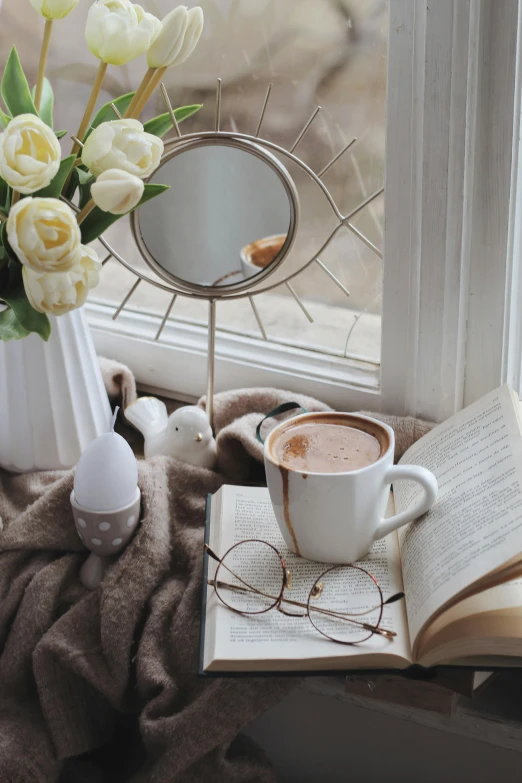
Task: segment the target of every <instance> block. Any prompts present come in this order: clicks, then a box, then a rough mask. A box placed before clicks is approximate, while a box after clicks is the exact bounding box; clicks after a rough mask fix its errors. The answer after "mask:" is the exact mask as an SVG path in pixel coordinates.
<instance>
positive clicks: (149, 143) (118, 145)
mask: <svg viewBox="0 0 522 783" xmlns="http://www.w3.org/2000/svg"><path fill="white" fill-rule="evenodd" d="M163 151H164V145H163V142H162V140H161V139H160V138H158V137H157V136H154V135H153V134H152V133H146V132H145V131H144V130H143V125H142V124H141V122H139V121H138V120H132V119H122V120H113V121H112V122H102V124H101V125H98V127H97V128H95V129H94V130H93V132H92V133H91V135H90V136H89V137H88V138H87V140H86V142H85V146H84V148H83V150H82V162H83V164H84V165H85V166H87V168H88V169H89V171H90V172H91V173H92V174H94V176H95V177H99V176H100V174H102V172H104V171H108V170H109V169H121V170H122V171H128V172H129V174H134V175H135V176H136V177H141V179H147V177H149V176H150V175H151V174H152V173H153V172H154V171H156V169H157V168H158V166H159V164H160V161H161V156H162V155H163Z"/></svg>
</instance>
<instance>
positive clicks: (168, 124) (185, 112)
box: [143, 103, 203, 138]
mask: <svg viewBox="0 0 522 783" xmlns="http://www.w3.org/2000/svg"><path fill="white" fill-rule="evenodd" d="M202 106H203V104H202V103H194V104H193V105H192V106H180V107H179V108H178V109H174V116H175V117H176V120H177V121H178V122H183V120H186V119H187V118H188V117H192V115H193V114H195V113H196V112H197V111H199V110H200V109H201V107H202ZM172 126H173V124H172V120H171V118H170V114H169V113H168V112H167V114H160V116H159V117H155V118H154V119H153V120H149V121H148V122H146V123H145V125H144V126H143V127H144V129H145V130H146V131H147V133H152V134H153V136H159V137H160V138H162V137H163V136H164V135H165V134H166V133H168V132H169V130H171V128H172Z"/></svg>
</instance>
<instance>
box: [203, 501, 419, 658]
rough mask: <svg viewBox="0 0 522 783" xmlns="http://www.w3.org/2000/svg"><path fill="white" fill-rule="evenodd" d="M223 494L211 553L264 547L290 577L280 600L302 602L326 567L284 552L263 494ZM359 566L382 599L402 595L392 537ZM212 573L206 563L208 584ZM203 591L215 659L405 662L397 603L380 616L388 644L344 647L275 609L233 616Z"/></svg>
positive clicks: (374, 641) (376, 641) (377, 641)
mask: <svg viewBox="0 0 522 783" xmlns="http://www.w3.org/2000/svg"><path fill="white" fill-rule="evenodd" d="M223 492H224V494H223V497H222V512H221V518H222V523H221V526H220V527H221V530H220V531H219V536H215V535H213V534H212V527H211V539H210V541H211V545H212V546H214V547H216V553H217V554H218V555H220V556H221V555H223V554H224V553H225V552H226V551H227V550H228V549H229V548H230V547H231V546H232V545H233V544H235V543H237V542H239V541H243V540H245V539H252V538H255V539H263V540H266V541H268V542H270V543H271V544H273V545H274V546H275V547H276V548H277V549H278V550H279V552H280V553H281V555H282V556H283V558H284V560H285V564H286V567H287V568H288V569H290V571H291V574H292V587H291V590H286V592H285V595H286V597H287V598H290V599H292V600H295V601H302V602H306V600H307V598H308V594H309V592H310V589H311V587H312V586H313V584H314V582H315V581H316V579H317V578H318V577H319V576H320V575H321V574H322V573H323V572H324V571H325V570H326V569H327V568H328V567H329V566H328V565H327V564H326V565H325V564H322V563H315V562H312V561H309V560H305V559H303V558H301V557H298V556H296V555H294V554H292V553H291V552H289V551H288V549H287V548H286V546H285V543H284V541H283V538H282V536H281V533H280V531H279V527H278V525H277V521H276V519H275V516H274V512H273V509H272V504H271V502H270V497H269V494H268V490H267V489H266V488H258V487H231V486H226V487H225V488H224V490H223ZM217 526H218V525H216V527H217ZM216 539H218V540H216ZM217 547H219V549H217ZM360 565H362V567H363V568H366V569H367V570H368V571H370V572H371V573H372V574H373V576H375V578H376V579H377V580H378V582H379V584H380V586H381V588H382V591H383V594H384V598H385V599H386V598H388V597H389V596H391V595H392V594H394V593H396V592H400V591H402V589H403V588H402V578H401V573H400V562H399V548H398V540H397V535H396V533H393V534H392V535H391V536H389V537H388V538H386V539H384V540H381V541H378V542H377V543H376V544H375V546H374V548H373V550H372V552H371V554H370V555H369V556H368V558H367V559H366V560H364V561H361V563H360ZM215 570H216V564H215V563H214V561H209V578H212V577H213V576H214V573H215ZM208 590H209V592H208V597H207V629H208V628H209V626H211V632H212V635H213V646H214V657H215V658H217V659H229V660H234V659H237V660H243V661H245V660H252V659H255V660H257V659H266V660H270V659H275V660H281V659H289V660H290V659H306V658H322V657H325V658H326V657H329V656H332V657H339V656H350V655H358V654H368V653H371V652H381V653H386V652H389V653H390V654H394V655H399V656H402V657H405V658H407V659H408V660H411V657H410V644H409V634H408V630H407V624H406V610H405V606H404V601H397V602H396V603H394V604H392V605H390V606H389V607H385V610H384V616H383V627H385V628H388V629H390V630H394V631H396V632H397V634H398V636H397V637H396V638H395V639H393V640H391V641H390V640H387V639H385V638H383V637H381V636H378V635H375V634H374V635H373V636H372V637H371V639H369V640H368V641H367V642H364V643H362V644H360V645H354V646H349V645H340V644H336V643H334V642H331V641H329V640H328V639H326V638H325V637H323V636H322V635H321V634H320V633H319V632H318V631H317V630H316V629H315V628H314V627H313V626H312V624H311V623H310V621H309V620H308V618H307V617H287V616H286V615H283V614H281V613H280V612H278V611H277V610H275V609H272V610H271V611H269V612H267V613H266V614H262V615H257V616H252V615H251V616H249V617H246V616H243V615H240V614H236V613H234V612H232V611H230V610H229V609H227V608H226V607H225V606H223V605H222V604H221V602H220V601H219V599H218V598H217V596H216V595H215V592H214V589H213V588H212V587H209V588H208ZM372 597H373V598H375V596H372ZM289 610H290V611H292V608H291V607H290V608H289ZM293 611H295V610H293ZM297 611H299V610H297ZM205 646H206V645H205ZM304 668H306V667H304Z"/></svg>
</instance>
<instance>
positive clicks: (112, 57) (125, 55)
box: [85, 0, 161, 65]
mask: <svg viewBox="0 0 522 783" xmlns="http://www.w3.org/2000/svg"><path fill="white" fill-rule="evenodd" d="M160 30H161V22H160V21H159V19H157V18H156V17H155V16H153V14H148V13H145V11H144V10H143V8H142V7H141V6H140V5H134V4H133V3H131V2H130V0H96V2H95V3H93V5H92V6H91V8H90V9H89V14H88V16H87V25H86V28H85V39H86V41H87V46H88V47H89V49H90V50H91V52H92V53H93V54H94V56H95V57H97V58H98V59H99V60H102V62H104V63H108V64H109V65H125V63H128V62H130V61H131V60H134V59H135V58H136V57H139V56H140V55H141V54H143V53H144V52H146V51H147V49H149V48H150V46H151V45H152V44H153V43H154V41H155V39H156V37H157V35H158V34H159V32H160Z"/></svg>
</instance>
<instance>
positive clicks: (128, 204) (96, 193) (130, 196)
mask: <svg viewBox="0 0 522 783" xmlns="http://www.w3.org/2000/svg"><path fill="white" fill-rule="evenodd" d="M144 189H145V185H144V184H143V182H142V180H141V179H139V177H135V176H134V174H129V172H128V171H121V170H120V169H109V170H108V171H104V172H103V174H100V176H99V177H98V179H97V180H96V182H95V183H94V185H92V187H91V196H92V199H93V201H94V203H95V204H96V206H97V207H99V208H100V209H101V210H102V212H110V213H111V214H112V215H125V214H126V213H127V212H130V211H131V209H134V207H137V206H138V204H139V203H140V201H141V197H142V196H143V191H144Z"/></svg>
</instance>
